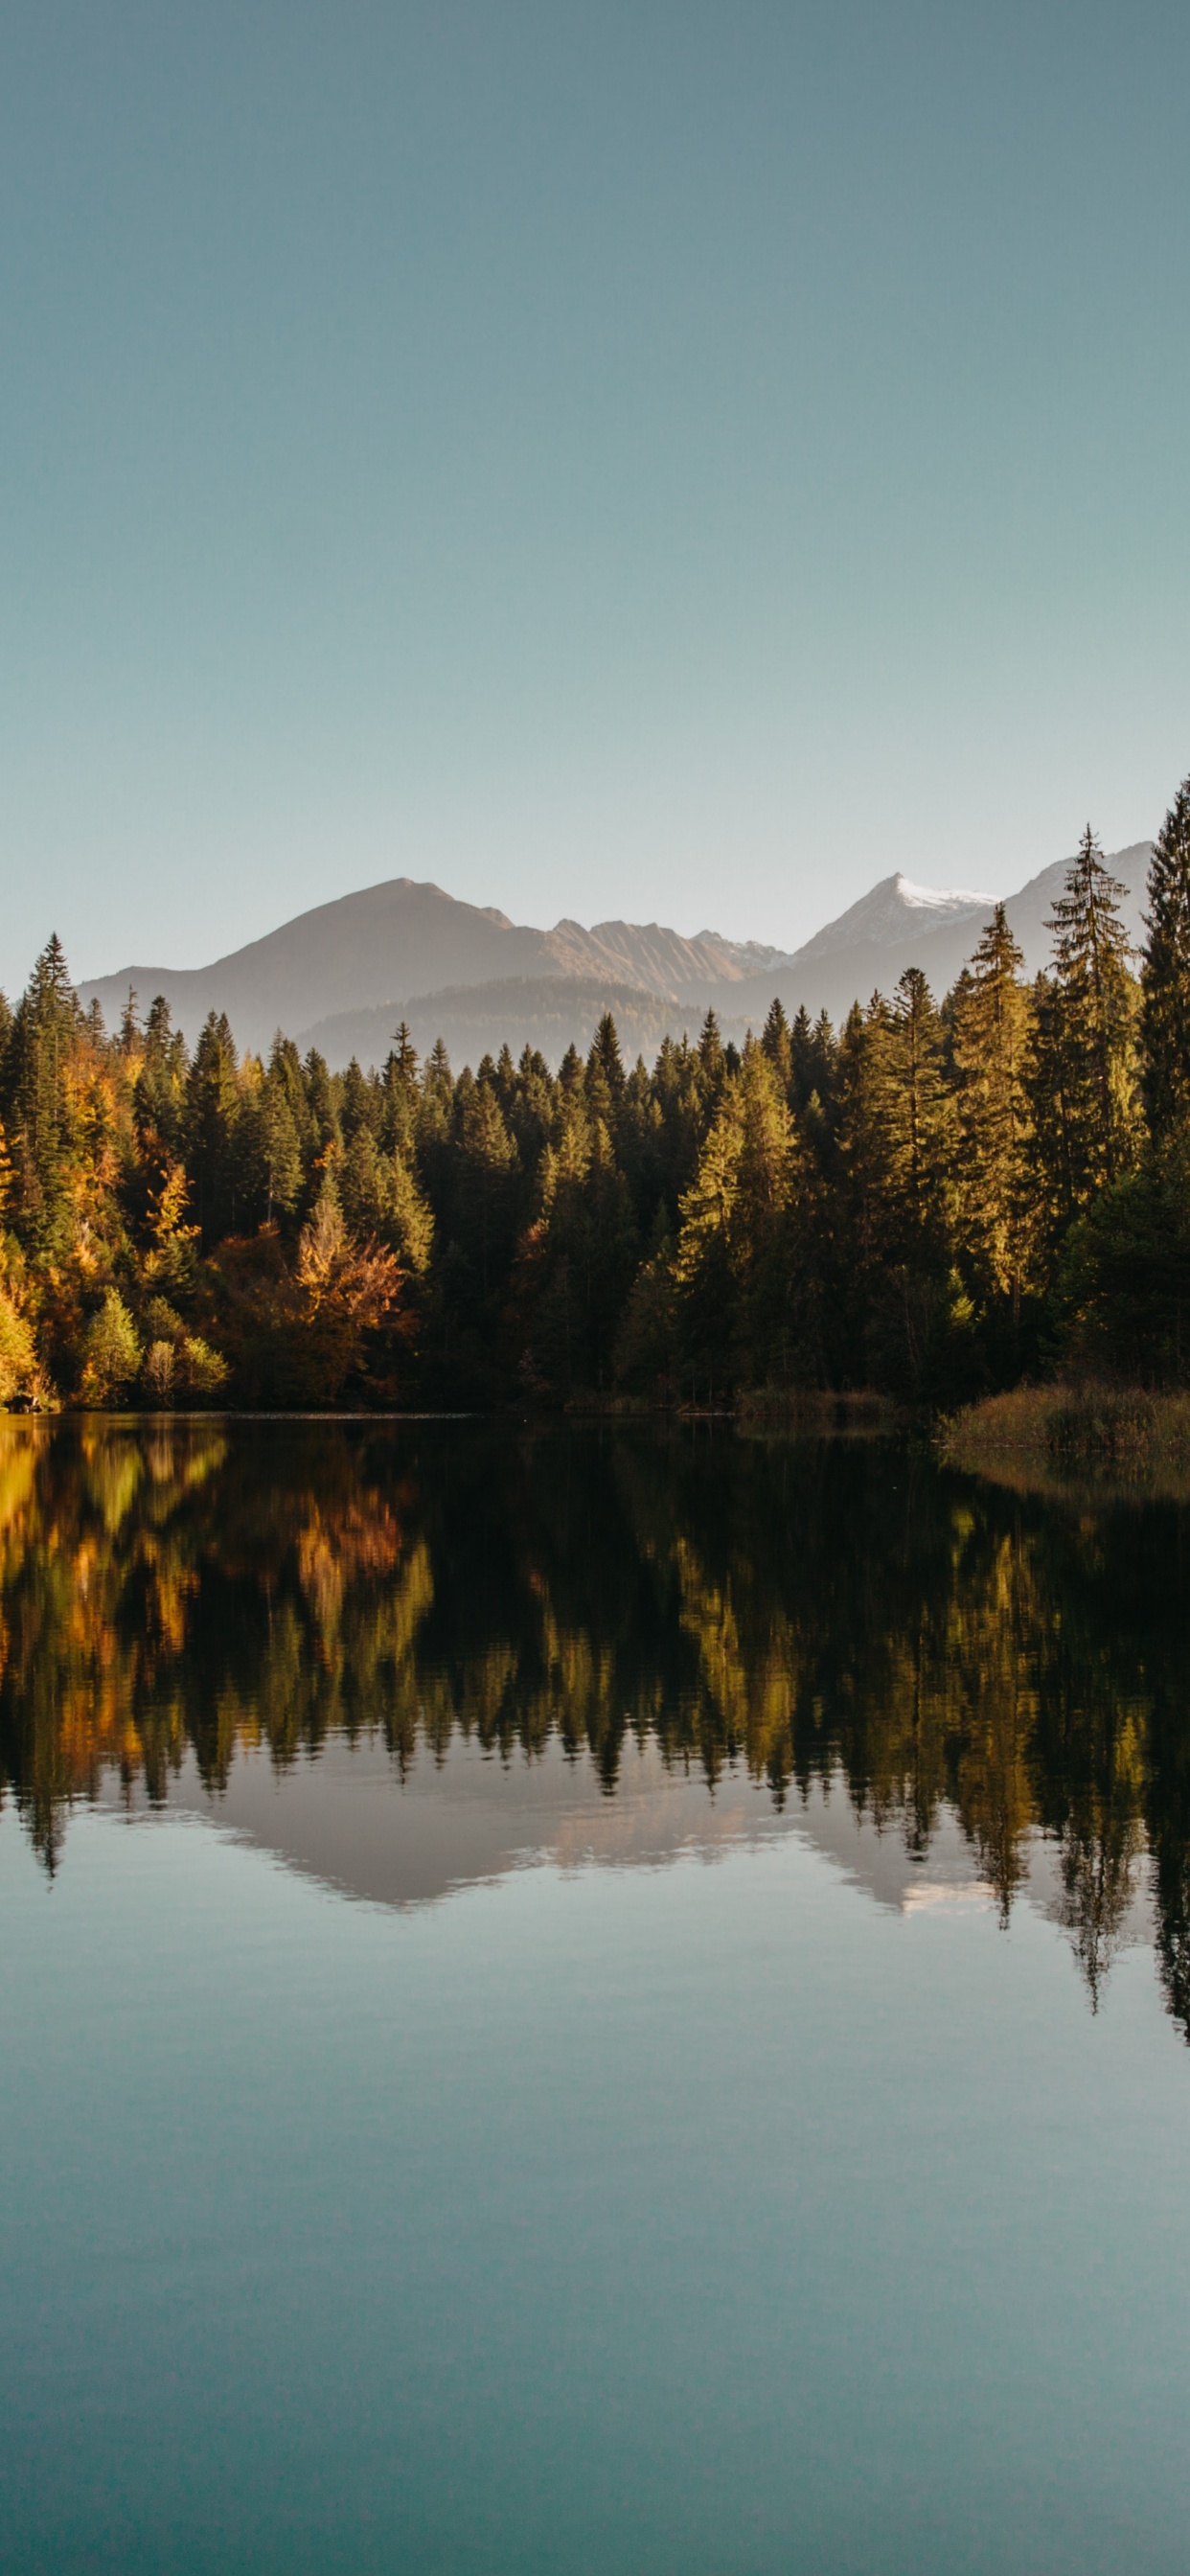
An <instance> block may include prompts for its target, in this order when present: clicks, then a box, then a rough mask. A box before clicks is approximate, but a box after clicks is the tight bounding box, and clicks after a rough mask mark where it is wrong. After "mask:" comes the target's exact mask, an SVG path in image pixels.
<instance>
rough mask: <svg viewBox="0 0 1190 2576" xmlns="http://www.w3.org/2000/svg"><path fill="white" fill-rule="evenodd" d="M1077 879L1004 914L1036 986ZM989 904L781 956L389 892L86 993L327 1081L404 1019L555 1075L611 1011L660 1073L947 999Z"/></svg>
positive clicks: (368, 1055) (842, 928)
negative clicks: (214, 1034) (908, 1003)
mask: <svg viewBox="0 0 1190 2576" xmlns="http://www.w3.org/2000/svg"><path fill="white" fill-rule="evenodd" d="M1150 850H1151V844H1150V843H1149V842H1147V841H1142V842H1137V843H1135V844H1134V845H1133V846H1132V847H1131V848H1129V849H1127V850H1121V851H1118V852H1117V853H1116V855H1115V857H1114V858H1113V859H1112V861H1111V865H1112V867H1113V868H1114V869H1115V871H1116V872H1117V874H1118V875H1119V877H1120V878H1121V880H1122V882H1123V884H1124V886H1125V890H1126V902H1125V907H1124V909H1125V917H1126V920H1127V923H1128V929H1129V935H1130V937H1131V938H1132V939H1134V940H1136V941H1139V940H1140V938H1141V936H1142V923H1141V911H1142V904H1143V896H1144V884H1145V876H1146V872H1147V868H1148V861H1149V855H1150ZM1066 864H1067V862H1066V861H1065V860H1059V861H1058V862H1056V863H1055V865H1054V866H1052V867H1049V868H1044V869H1043V870H1042V872H1041V874H1040V875H1039V876H1036V877H1033V878H1032V879H1031V880H1030V882H1029V883H1028V885H1026V886H1023V887H1022V888H1021V890H1020V892H1019V893H1018V894H1014V895H1011V896H1010V897H1009V899H1008V904H1007V911H1008V918H1009V921H1010V922H1011V924H1012V927H1013V930H1014V931H1015V933H1016V936H1017V938H1018V939H1019V941H1020V943H1021V946H1022V948H1023V950H1024V954H1025V964H1026V968H1027V970H1028V972H1029V973H1030V974H1034V973H1036V971H1037V969H1038V968H1039V967H1040V966H1042V965H1044V964H1045V963H1046V961H1047V959H1048V956H1049V948H1050V939H1049V932H1048V930H1047V928H1046V921H1047V918H1048V916H1049V914H1050V912H1051V910H1052V907H1053V903H1054V899H1055V897H1056V896H1057V894H1058V893H1059V892H1060V890H1061V882H1062V878H1063V875H1064V872H1065V868H1066ZM991 904H992V897H991V896H990V895H986V894H982V893H968V892H963V891H950V892H938V891H936V890H934V889H933V888H931V887H927V886H917V885H913V884H912V883H911V882H910V880H909V879H908V878H906V877H904V876H899V875H898V876H891V877H885V878H883V879H882V880H881V882H880V883H879V884H878V885H876V886H874V887H873V888H872V889H871V891H870V893H868V894H866V895H864V896H863V897H861V899H860V901H859V902H858V903H854V904H852V905H850V906H849V908H848V909H847V911H846V912H844V913H842V914H840V916H839V918H838V919H837V920H835V921H832V922H829V923H828V924H827V926H826V928H825V929H823V930H820V931H818V932H816V933H815V936H814V937H813V938H812V939H809V940H807V941H806V943H805V945H804V946H803V947H801V948H799V949H796V950H795V951H794V952H793V953H792V954H786V952H785V951H784V950H782V949H778V948H769V947H765V946H763V945H760V944H759V943H757V942H755V941H752V942H746V943H745V942H740V941H736V940H730V939H723V938H721V937H720V936H719V934H718V933H717V932H715V931H711V930H703V931H699V932H698V934H697V935H696V936H695V937H694V938H690V939H686V938H684V937H683V936H682V934H681V933H680V932H679V931H676V930H667V929H665V928H663V927H662V926H661V925H660V924H659V923H657V922H647V923H639V922H628V921H601V922H597V923H596V924H595V926H594V928H593V929H591V930H585V929H584V928H583V926H582V924H581V922H577V921H559V922H557V923H555V925H554V928H553V929H552V930H533V929H528V928H525V927H523V926H519V925H518V924H517V923H515V922H513V921H510V920H509V919H508V916H507V914H506V913H503V912H497V911H495V910H492V909H489V908H486V907H485V908H481V907H479V906H477V905H475V904H470V903H459V902H456V901H455V899H454V897H453V896H451V895H448V894H444V893H443V891H442V889H441V887H440V886H435V885H421V884H417V883H415V882H414V880H413V879H412V878H410V877H394V878H393V879H391V880H390V881H389V882H388V883H387V884H384V885H378V886H368V887H366V888H364V889H363V890H362V891H361V892H359V893H357V894H349V895H343V896H341V897H340V898H339V900H338V901H337V902H335V903H327V904H320V905H318V906H317V907H316V909H315V910H314V911H312V912H305V913H301V914H300V915H299V916H298V917H297V919H296V920H294V921H288V922H285V923H283V925H282V927H281V928H280V929H279V930H275V931H271V932H270V933H269V935H268V937H267V938H265V939H256V940H253V941H252V942H251V943H250V945H249V946H248V947H246V948H239V949H236V950H234V951H233V953H232V954H231V955H230V956H227V957H221V958H218V959H216V961H215V963H214V964H213V965H211V966H202V967H195V968H191V969H185V970H174V969H172V968H170V967H164V966H135V965H134V966H127V967H124V968H122V969H121V971H120V973H119V974H118V975H107V976H100V977H99V979H98V980H97V981H94V982H91V983H86V984H82V985H80V987H79V990H80V995H81V998H82V1000H83V1001H84V1002H85V1003H90V1002H91V1001H93V1000H97V1001H99V1003H100V1004H101V1005H102V1008H103V1010H104V1013H105V1015H106V1017H107V1018H108V1020H109V1021H112V1022H114V1021H115V1019H117V1018H118V1016H119V1013H120V1011H121V1010H122V1009H123V1006H124V1003H125V1000H126V998H127V994H128V988H129V986H130V985H132V986H134V987H135V989H136V991H137V993H138V995H139V997H140V1001H141V1004H142V1006H147V1004H148V1002H149V1000H150V999H151V997H152V996H153V995H154V994H156V993H164V995H165V997H166V999H167V1001H168V1002H169V1004H170V1008H171V1010H172V1011H173V1013H174V1017H175V1020H176V1021H177V1024H178V1026H179V1027H181V1028H183V1029H184V1030H185V1031H186V1034H187V1036H188V1037H189V1038H190V1039H191V1041H193V1040H194V1038H195V1037H196V1036H197V1034H198V1031H199V1029H200V1027H201V1025H202V1022H203V1020H204V1019H205V1017H206V1015H207V1013H208V1011H212V1010H214V1011H226V1013H227V1015H228V1018H229V1019H230V1021H231V1024H232V1028H233V1030H234V1032H235V1035H236V1037H237V1039H238V1041H239V1043H240V1045H241V1046H251V1047H255V1048H267V1047H268V1046H269V1045H270V1043H271V1040H272V1037H273V1032H274V1030H275V1029H276V1028H277V1027H278V1026H281V1027H283V1028H285V1029H286V1030H287V1031H288V1032H289V1034H290V1035H291V1036H294V1037H296V1038H297V1040H298V1043H299V1045H300V1046H302V1047H303V1049H304V1048H306V1047H308V1046H316V1047H318V1048H319V1050H320V1052H321V1053H322V1054H324V1055H325V1056H326V1057H327V1059H328V1061H329V1062H330V1063H331V1064H332V1065H343V1064H346V1063H347V1062H348V1060H349V1058H350V1057H351V1056H352V1055H357V1056H358V1057H359V1059H360V1061H361V1063H363V1064H369V1063H382V1062H383V1060H384V1057H385V1055H386V1054H387V1052H388V1048H389V1045H390V1042H391V1038H392V1033H393V1029H394V1026H395V1023H396V1021H397V1020H398V1019H400V1018H404V1019H406V1020H407V1021H408V1023H409V1026H410V1028H411V1030H412V1033H413V1037H414V1040H415V1042H416V1044H417V1045H418V1046H419V1047H420V1048H422V1049H423V1050H424V1049H426V1048H428V1047H430V1046H432V1044H433V1042H434V1040H435V1038H437V1037H442V1038H444V1039H445V1041H446V1045H447V1048H448V1050H449V1052H450V1053H451V1055H452V1056H453V1057H454V1058H455V1059H456V1061H459V1060H462V1059H467V1060H469V1061H470V1062H471V1063H473V1064H474V1063H477V1062H478V1061H479V1059H480V1057H481V1056H482V1055H483V1054H484V1053H485V1052H491V1053H493V1054H494V1053H496V1052H498V1050H499V1048H500V1046H501V1044H502V1043H503V1042H504V1041H505V1040H506V1039H507V1041H508V1043H509V1044H510V1045H511V1046H512V1047H513V1049H514V1052H516V1053H518V1054H519V1052H520V1049H521V1048H522V1047H523V1046H524V1045H526V1044H528V1045H531V1046H536V1047H540V1049H541V1050H542V1052H543V1054H545V1055H546V1056H547V1057H548V1058H549V1059H550V1060H551V1062H553V1063H555V1064H556V1063H557V1062H558V1061H559V1059H560V1058H561V1056H562V1055H563V1054H564V1052H565V1050H566V1048H567V1046H568V1045H569V1044H570V1043H571V1041H572V1040H574V1041H575V1042H576V1043H578V1044H580V1045H581V1046H583V1047H584V1048H585V1046H586V1045H587V1043H588V1041H589V1039H590V1035H591V1031H592V1029H593V1028H594V1026H595V1023H596V1021H597V1019H598V1018H599V1015H600V1013H601V1011H604V1010H611V1011H614V1013H615V1015H616V1019H617V1022H618V1024H619V1027H620V1033H621V1037H622V1039H623V1042H624V1044H625V1046H626V1047H627V1048H628V1050H629V1052H630V1053H635V1052H637V1051H639V1052H641V1053H643V1054H644V1055H646V1056H650V1057H651V1056H652V1055H654V1054H655V1052H656V1050H657V1047H658V1045H659V1044H660V1041H661V1039H662V1037H663V1036H664V1035H665V1033H666V1031H667V1030H669V1031H670V1032H672V1033H673V1034H674V1035H675V1036H680V1034H681V1032H682V1030H683V1029H684V1028H693V1027H695V1026H696V1025H697V1023H698V1021H699V1020H700V1019H701V1017H702V1014H703V1012H704V1011H705V1010H706V1009H707V1007H708V1006H709V1005H713V1007H714V1008H715V1010H716V1011H717V1012H718V1014H719V1017H720V1019H721V1020H722V1022H723V1026H724V1030H725V1033H726V1034H728V1035H731V1036H735V1037H737V1038H742V1036H743V1034H744V1031H745V1029H746V1028H747V1027H748V1026H749V1025H751V1026H753V1027H759V1026H760V1025H761V1023H762V1022H763V1019H764V1016H765V1013H766V1012H767V1010H768V1007H769V1004H770V1002H771V1001H772V999H773V996H774V994H779V995H780V998H781V1000H782V1002H783V1003H784V1004H785V1005H786V1007H787V1009H789V1010H790V1011H791V1012H792V1011H795V1010H796V1009H797V1008H798V1007H799V1005H800V1004H802V1003H803V1002H804V1003H805V1005H806V1007H807V1009H808V1010H809V1011H810V1012H811V1014H812V1015H817V1013H818V1012H819V1011H820V1010H827V1011H829V1012H830V1013H831V1015H832V1017H833V1018H834V1019H836V1020H838V1019H841V1018H842V1017H843V1016H844V1015H845V1013H846V1012H847V1010H848V1009H849V1008H850V1005H851V1003H852V1002H853V1001H856V1000H860V1001H866V1000H867V998H868V996H869V994H870V993H871V992H872V991H873V990H874V989H875V988H876V987H877V986H879V988H880V989H881V990H882V991H884V992H891V991H892V988H893V986H894V984H895V983H896V981H897V978H898V976H899V975H900V974H902V973H903V971H904V969H905V968H906V967H907V966H920V967H922V968H923V970H924V972H925V973H926V975H927V976H928V977H929V979H930V982H931V983H932V985H933V987H934V990H935V992H937V993H938V994H942V993H943V992H945V991H946V990H947V988H948V987H949V986H950V985H951V984H952V983H953V982H954V979H955V977H956V975H957V974H958V972H959V970H960V968H961V966H962V965H963V964H964V962H965V960H966V959H967V958H968V957H969V956H970V954H971V951H972V949H973V947H974V946H975V943H976V940H977V939H978V937H979V932H980V929H981V926H982V924H983V923H984V922H985V921H986V920H987V918H988V915H989V912H990V909H991Z"/></svg>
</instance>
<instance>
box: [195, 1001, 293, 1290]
mask: <svg viewBox="0 0 1190 2576" xmlns="http://www.w3.org/2000/svg"><path fill="white" fill-rule="evenodd" d="M275 1052H276V1051H275V1050H274V1053H275ZM237 1071H238V1060H237V1056H236V1048H235V1041H234V1039H233V1037H232V1034H231V1029H230V1026H229V1024H228V1020H227V1015H226V1012H222V1013H219V1012H215V1011H211V1012H210V1013H209V1014H208V1016H207V1019H206V1021H205V1022H204V1025H203V1028H202V1031H201V1034H200V1036H199V1041H198V1045H197V1047H196V1048H195V1051H194V1062H193V1064H192V1065H191V1067H190V1073H189V1077H188V1080H187V1085H186V1116H185V1126H186V1169H187V1172H188V1174H189V1178H190V1184H191V1189H192V1191H193V1195H194V1210H195V1214H196V1216H197V1219H198V1224H199V1229H200V1232H201V1235H202V1241H203V1245H204V1248H205V1247H207V1246H209V1245H210V1244H212V1243H217V1242H218V1241H219V1238H220V1236H221V1235H222V1234H224V1233H227V1232H229V1231H230V1230H231V1229H232V1227H233V1226H234V1224H235V1220H236V1213H237V1210H236V1196H237V1192H236V1186H235V1184H236V1178H237V1175H236V1172H235V1156H234V1152H233V1138H234V1136H235V1129H236V1123H237V1119H238V1116H239V1109H240V1090H239V1084H238V1082H237V1080H236V1075H237Z"/></svg>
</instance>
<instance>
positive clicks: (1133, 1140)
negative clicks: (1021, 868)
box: [1029, 824, 1138, 1237]
mask: <svg viewBox="0 0 1190 2576" xmlns="http://www.w3.org/2000/svg"><path fill="white" fill-rule="evenodd" d="M1123 896H1124V888H1123V886H1121V885H1120V884H1119V882H1118V880H1117V879H1116V878H1115V877H1113V876H1112V875H1111V873H1110V871H1109V870H1108V869H1107V868H1106V867H1105V866H1104V863H1103V854H1102V852H1101V850H1100V848H1099V844H1098V842H1097V840H1096V839H1095V836H1094V833H1093V832H1092V830H1091V827H1090V824H1088V825H1087V828H1086V831H1085V832H1084V834H1083V837H1082V839H1081V841H1080V843H1079V847H1078V855H1077V857H1076V858H1075V859H1073V860H1072V862H1071V865H1070V867H1069V869H1068V870H1067V874H1066V881H1065V885H1064V888H1063V891H1062V893H1061V895H1060V896H1059V898H1058V901H1057V903H1056V904H1055V906H1054V911H1053V917H1052V919H1051V922H1050V925H1049V926H1050V928H1051V930H1052V931H1053V933H1054V964H1053V972H1052V975H1051V976H1049V977H1048V978H1047V979H1046V981H1045V984H1044V985H1043V986H1041V987H1040V988H1039V990H1038V995H1037V1013H1036V1030H1035V1038H1034V1048H1033V1063H1032V1069H1031V1074H1030V1085H1029V1088H1030V1104H1031V1108H1032V1112H1033V1123H1034V1133H1035V1140H1036V1146H1035V1160H1036V1163H1037V1167H1038V1170H1039V1176H1040V1179H1041V1184H1042V1195H1043V1202H1044V1203H1045V1205H1046V1208H1047V1213H1048V1220H1049V1229H1050V1233H1051V1237H1052V1236H1054V1235H1055V1233H1056V1232H1057V1231H1060V1230H1061V1228H1062V1227H1063V1226H1064V1225H1066V1224H1069V1223H1070V1221H1071V1219H1072V1218H1073V1217H1074V1216H1075V1215H1077V1213H1078V1212H1079V1210H1080V1209H1081V1208H1083V1207H1085V1206H1086V1205H1087V1204H1088V1203H1089V1201H1090V1199H1091V1197H1092V1196H1093V1195H1094V1193H1095V1191H1096V1190H1098V1189H1100V1188H1102V1187H1103V1186H1104V1184H1105V1183H1110V1182H1111V1181H1114V1180H1115V1179H1117V1178H1118V1176H1119V1174H1120V1173H1121V1172H1123V1171H1126V1170H1127V1169H1128V1167H1129V1165H1130V1163H1131V1162H1132V1160H1133V1159H1134V1155H1135V1150H1136V1146H1137V1142H1138V1100H1137V1088H1136V987H1135V985H1134V983H1133V980H1132V976H1131V974H1130V972H1129V958H1130V953H1131V952H1130V950H1129V946H1128V940H1127V935H1126V933H1125V930H1124V926H1123V923H1122V922H1121V919H1120V911H1119V907H1120V903H1121V901H1122V900H1123Z"/></svg>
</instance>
